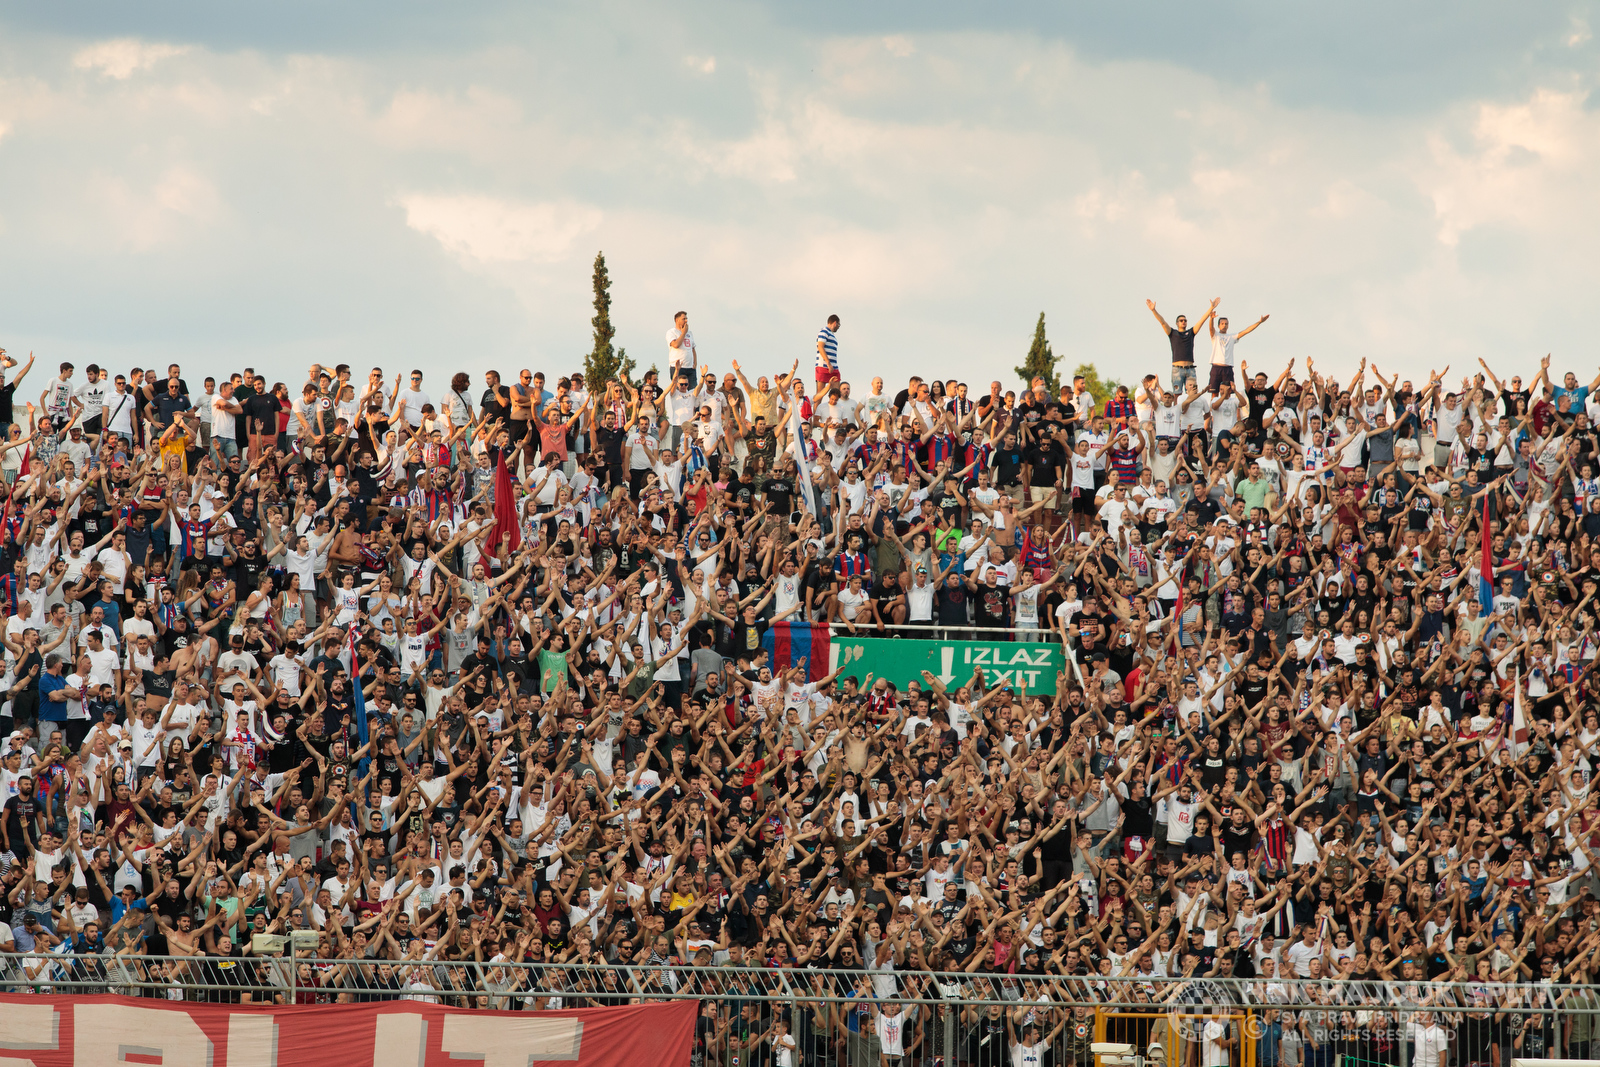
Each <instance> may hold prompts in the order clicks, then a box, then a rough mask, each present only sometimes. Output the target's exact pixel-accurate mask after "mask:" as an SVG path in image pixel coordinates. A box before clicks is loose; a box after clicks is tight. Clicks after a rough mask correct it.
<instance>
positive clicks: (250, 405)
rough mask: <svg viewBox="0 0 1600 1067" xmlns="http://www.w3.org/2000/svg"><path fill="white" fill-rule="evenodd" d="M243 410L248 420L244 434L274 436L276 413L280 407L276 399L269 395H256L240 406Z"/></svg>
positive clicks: (276, 424)
mask: <svg viewBox="0 0 1600 1067" xmlns="http://www.w3.org/2000/svg"><path fill="white" fill-rule="evenodd" d="M240 407H242V408H244V417H245V418H246V419H247V420H249V425H248V427H247V429H246V431H245V432H246V433H256V434H276V433H277V432H278V412H279V411H280V410H282V405H280V404H279V403H278V398H277V397H275V396H273V395H272V394H271V393H257V394H256V395H254V396H252V397H250V399H248V400H246V401H244V402H243V403H242V404H240Z"/></svg>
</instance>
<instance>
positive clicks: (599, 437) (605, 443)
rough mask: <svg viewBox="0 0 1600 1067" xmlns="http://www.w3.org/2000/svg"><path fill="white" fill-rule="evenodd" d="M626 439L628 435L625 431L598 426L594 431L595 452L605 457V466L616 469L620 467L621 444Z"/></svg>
mask: <svg viewBox="0 0 1600 1067" xmlns="http://www.w3.org/2000/svg"><path fill="white" fill-rule="evenodd" d="M627 438H628V434H627V432H626V431H625V430H619V429H615V428H613V427H607V426H600V427H597V428H596V429H595V431H594V439H595V445H596V448H595V451H597V452H599V453H600V454H601V455H602V456H604V457H605V461H606V466H608V467H617V466H621V465H622V444H623V442H624V441H626V440H627Z"/></svg>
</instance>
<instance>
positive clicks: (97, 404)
mask: <svg viewBox="0 0 1600 1067" xmlns="http://www.w3.org/2000/svg"><path fill="white" fill-rule="evenodd" d="M103 374H104V372H103V371H102V370H101V369H100V368H99V367H97V366H95V365H94V364H93V363H91V364H89V365H88V366H87V367H85V368H84V371H83V384H82V385H80V386H78V389H77V394H76V395H77V397H78V402H79V403H81V404H82V405H83V414H82V416H80V417H79V420H78V421H79V423H80V424H82V426H83V428H84V430H85V432H87V433H99V432H100V429H101V426H100V412H101V410H102V409H103V408H104V407H105V399H106V383H105V381H104V380H103V377H102V375H103Z"/></svg>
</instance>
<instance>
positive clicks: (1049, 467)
mask: <svg viewBox="0 0 1600 1067" xmlns="http://www.w3.org/2000/svg"><path fill="white" fill-rule="evenodd" d="M1027 459H1028V463H1029V464H1030V465H1031V466H1032V467H1033V479H1032V481H1031V483H1030V484H1032V485H1036V486H1040V487H1042V488H1049V487H1050V486H1052V485H1054V484H1055V482H1056V479H1057V478H1058V477H1060V473H1061V468H1062V466H1063V465H1065V463H1066V462H1067V453H1066V449H1064V448H1062V447H1061V443H1060V442H1059V441H1053V440H1052V441H1039V442H1035V443H1034V444H1032V445H1030V446H1029V447H1028V453H1027Z"/></svg>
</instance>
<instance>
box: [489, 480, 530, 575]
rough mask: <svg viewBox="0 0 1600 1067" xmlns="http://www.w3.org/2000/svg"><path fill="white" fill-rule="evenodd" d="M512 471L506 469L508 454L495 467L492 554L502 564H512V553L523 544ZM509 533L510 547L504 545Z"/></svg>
mask: <svg viewBox="0 0 1600 1067" xmlns="http://www.w3.org/2000/svg"><path fill="white" fill-rule="evenodd" d="M511 484H512V483H511V472H510V471H508V470H506V454H505V453H504V452H501V453H500V459H499V461H498V462H497V463H496V464H495V468H494V536H493V538H492V539H491V540H490V549H491V551H490V553H489V554H490V555H492V556H495V557H496V558H498V559H499V560H500V563H501V565H502V566H507V567H508V566H510V565H511V553H513V552H515V551H516V550H517V549H518V548H519V547H520V546H521V545H522V529H521V527H520V526H518V524H517V505H516V503H515V502H514V501H513V500H512V499H511V491H512V490H511ZM507 534H510V535H511V544H510V545H509V547H504V548H503V547H502V546H503V545H504V543H505V537H506V535H507Z"/></svg>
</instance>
